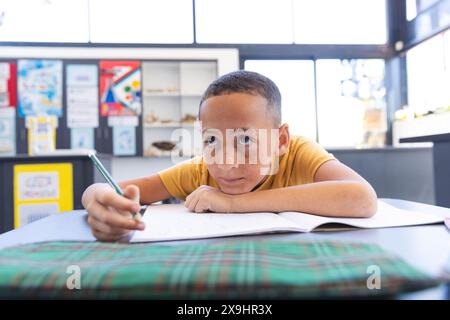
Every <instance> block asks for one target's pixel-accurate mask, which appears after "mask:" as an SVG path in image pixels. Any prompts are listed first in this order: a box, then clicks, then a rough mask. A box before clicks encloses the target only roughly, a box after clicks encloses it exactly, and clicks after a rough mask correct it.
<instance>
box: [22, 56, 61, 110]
mask: <svg viewBox="0 0 450 320" xmlns="http://www.w3.org/2000/svg"><path fill="white" fill-rule="evenodd" d="M17 79H18V80H17V82H18V88H17V94H18V97H19V101H18V112H19V116H20V117H25V116H57V117H60V116H62V61H60V60H19V62H18V68H17Z"/></svg>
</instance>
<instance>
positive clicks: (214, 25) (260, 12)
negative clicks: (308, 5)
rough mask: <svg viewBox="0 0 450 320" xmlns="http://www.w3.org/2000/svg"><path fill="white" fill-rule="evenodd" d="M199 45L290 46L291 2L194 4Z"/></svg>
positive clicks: (205, 0) (202, 0)
mask: <svg viewBox="0 0 450 320" xmlns="http://www.w3.org/2000/svg"><path fill="white" fill-rule="evenodd" d="M195 18H196V32H197V33H196V36H197V42H199V43H292V40H293V36H292V1H291V0H246V1H240V0H196V1H195Z"/></svg>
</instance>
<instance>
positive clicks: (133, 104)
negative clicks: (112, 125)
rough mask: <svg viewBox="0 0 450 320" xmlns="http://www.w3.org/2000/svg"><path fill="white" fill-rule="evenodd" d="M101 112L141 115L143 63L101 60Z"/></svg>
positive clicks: (113, 114) (106, 114)
mask: <svg viewBox="0 0 450 320" xmlns="http://www.w3.org/2000/svg"><path fill="white" fill-rule="evenodd" d="M100 97H101V106H100V114H101V115H102V116H122V115H139V114H140V113H141V110H142V99H141V63H140V62H139V61H100Z"/></svg>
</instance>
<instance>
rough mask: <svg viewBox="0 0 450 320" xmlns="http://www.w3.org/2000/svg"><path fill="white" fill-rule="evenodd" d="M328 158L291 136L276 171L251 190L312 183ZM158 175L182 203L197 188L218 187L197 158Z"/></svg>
mask: <svg viewBox="0 0 450 320" xmlns="http://www.w3.org/2000/svg"><path fill="white" fill-rule="evenodd" d="M332 159H335V158H334V156H333V155H332V154H331V153H328V152H327V151H326V150H325V149H324V148H323V147H322V146H320V145H319V144H318V143H316V142H314V141H312V140H309V139H307V138H305V137H300V136H291V140H290V142H289V147H288V149H287V151H286V153H285V154H283V155H282V156H281V157H280V162H279V169H278V171H277V172H276V173H275V174H273V175H268V176H266V177H265V178H264V180H263V182H262V183H261V184H260V185H259V186H258V187H257V188H255V190H253V191H256V190H267V189H275V188H283V187H289V186H294V185H300V184H306V183H312V182H313V181H314V175H315V174H316V171H317V169H318V168H319V167H320V166H321V165H322V164H323V163H324V162H326V161H328V160H332ZM158 175H159V177H160V178H161V180H162V182H163V184H164V186H165V187H166V188H167V191H169V193H170V194H171V195H172V196H173V197H176V198H178V199H182V200H185V199H186V197H187V196H188V195H189V194H190V193H191V192H193V191H194V190H195V189H197V188H198V187H199V186H201V185H208V186H211V187H215V188H217V187H218V184H217V182H216V181H215V180H214V179H213V178H212V177H211V176H210V175H209V172H208V169H207V167H206V164H205V163H204V161H202V157H201V156H200V157H196V158H193V159H189V160H187V161H184V162H181V163H179V164H177V165H175V166H173V167H171V168H168V169H165V170H162V171H160V172H158Z"/></svg>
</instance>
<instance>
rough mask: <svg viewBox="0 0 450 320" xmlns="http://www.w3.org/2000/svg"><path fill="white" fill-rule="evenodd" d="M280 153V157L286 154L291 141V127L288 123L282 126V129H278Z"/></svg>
mask: <svg viewBox="0 0 450 320" xmlns="http://www.w3.org/2000/svg"><path fill="white" fill-rule="evenodd" d="M278 134H279V136H278V141H279V142H278V152H279V155H280V156H282V155H283V154H285V153H286V152H287V150H288V147H289V141H290V133H289V125H288V124H287V123H284V124H282V125H281V127H280V128H279V129H278Z"/></svg>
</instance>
